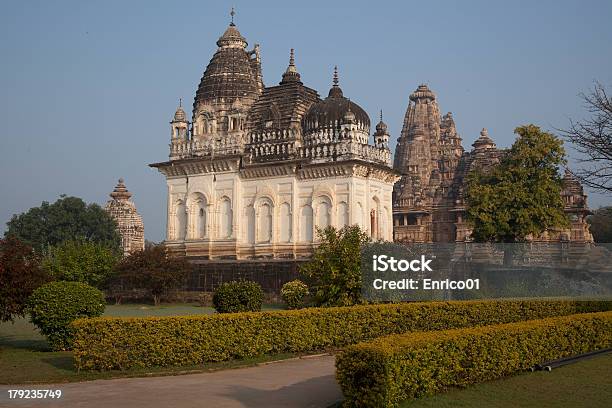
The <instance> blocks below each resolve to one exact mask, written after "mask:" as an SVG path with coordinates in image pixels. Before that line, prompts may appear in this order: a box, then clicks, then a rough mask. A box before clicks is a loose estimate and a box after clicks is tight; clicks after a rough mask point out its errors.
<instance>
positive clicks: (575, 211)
mask: <svg viewBox="0 0 612 408" xmlns="http://www.w3.org/2000/svg"><path fill="white" fill-rule="evenodd" d="M472 147H473V149H472V150H471V151H469V152H466V151H464V149H463V147H462V145H461V138H460V137H459V135H458V134H457V130H456V128H455V122H454V119H453V116H452V114H451V113H450V112H449V113H447V114H445V115H444V116H441V115H440V109H439V107H438V102H437V100H436V96H435V94H434V93H433V92H432V91H431V90H430V89H429V88H428V87H427V86H426V85H420V86H419V87H418V88H417V89H416V91H414V92H413V93H412V94H411V95H410V102H409V105H408V109H407V111H406V116H405V118H404V126H403V129H402V133H401V135H400V138H399V140H398V144H397V149H396V152H395V162H394V169H395V171H396V172H398V173H400V174H401V175H402V177H401V179H400V181H399V182H397V183H396V184H395V189H394V198H393V222H394V239H395V240H396V241H401V242H464V241H469V240H470V234H471V228H470V225H469V224H468V223H467V222H466V217H465V213H466V204H465V201H464V190H465V181H466V177H467V175H468V173H469V171H470V170H471V169H474V168H480V169H485V170H486V169H487V168H490V167H491V166H494V165H496V164H497V163H499V161H500V160H501V158H502V157H503V155H504V154H505V151H504V150H501V149H498V148H497V146H496V145H495V142H494V141H493V140H492V139H491V137H489V134H488V132H487V130H486V129H482V131H481V132H480V137H479V138H478V139H477V140H476V141H475V142H474V143H473V144H472ZM561 195H562V197H563V200H564V203H565V212H566V213H567V214H568V216H569V218H570V222H571V226H570V228H568V229H553V230H549V231H545V232H544V233H543V234H542V235H541V236H539V237H531V238H532V239H533V240H534V241H575V242H592V241H593V237H592V236H591V234H590V232H589V228H588V224H587V223H586V216H587V215H588V214H589V213H590V212H589V209H588V207H587V202H586V195H585V194H584V192H583V189H582V186H581V185H580V183H579V182H578V181H577V180H575V179H574V178H572V177H571V174H570V173H566V175H565V177H564V179H563V191H562V192H561Z"/></svg>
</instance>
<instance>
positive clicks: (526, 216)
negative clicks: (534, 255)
mask: <svg viewBox="0 0 612 408" xmlns="http://www.w3.org/2000/svg"><path fill="white" fill-rule="evenodd" d="M514 132H515V133H516V134H517V135H518V138H517V140H516V141H515V142H514V144H513V145H512V147H511V148H510V150H509V152H508V153H507V155H506V156H505V157H504V158H503V159H502V161H501V162H500V164H499V165H497V166H495V167H493V168H492V169H491V170H490V171H488V172H483V171H479V170H475V171H472V172H471V173H470V174H469V175H468V184H467V191H466V201H467V216H468V220H469V221H470V222H471V224H472V226H473V231H472V238H473V239H474V240H475V241H477V242H504V243H514V242H523V241H525V240H526V239H527V237H528V236H537V235H540V234H541V233H543V232H544V231H545V230H547V229H549V228H554V227H566V226H568V225H569V221H568V219H567V216H566V215H565V213H564V211H563V200H562V198H561V194H560V193H561V188H562V180H561V177H560V175H559V166H560V165H562V164H564V163H565V158H564V156H565V151H564V149H563V141H562V140H560V139H559V138H557V137H555V136H554V135H552V134H551V133H548V132H544V131H542V130H541V129H540V128H539V127H538V126H535V125H527V126H521V127H518V128H516V129H515V131H514Z"/></svg>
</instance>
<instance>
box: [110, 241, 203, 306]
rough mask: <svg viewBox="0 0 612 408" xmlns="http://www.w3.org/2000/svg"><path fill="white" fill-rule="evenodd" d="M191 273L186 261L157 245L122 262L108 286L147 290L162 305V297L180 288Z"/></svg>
mask: <svg viewBox="0 0 612 408" xmlns="http://www.w3.org/2000/svg"><path fill="white" fill-rule="evenodd" d="M190 270H191V265H190V264H189V263H188V262H187V261H186V260H185V259H184V258H179V257H176V256H173V255H171V254H169V253H168V251H167V250H166V247H164V246H163V245H157V246H154V247H149V248H145V249H144V250H143V251H136V252H133V253H132V254H130V255H128V256H127V257H125V258H123V259H122V260H121V261H120V262H119V263H118V264H117V265H116V267H115V272H116V274H115V275H114V276H113V278H111V281H110V282H109V284H110V285H111V286H114V287H118V286H123V287H126V286H127V287H130V288H134V289H145V290H146V291H147V292H148V294H149V295H150V296H151V297H152V298H153V301H154V303H155V305H159V303H160V300H161V297H162V296H165V295H167V294H168V292H169V291H171V290H173V289H177V288H178V287H180V286H181V285H182V284H183V283H184V282H185V279H186V277H187V274H188V273H189V271H190Z"/></svg>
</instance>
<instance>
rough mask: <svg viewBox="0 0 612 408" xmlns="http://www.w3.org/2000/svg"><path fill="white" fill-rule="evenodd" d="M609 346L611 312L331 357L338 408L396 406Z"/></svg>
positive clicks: (374, 344) (421, 337)
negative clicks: (338, 392) (339, 394)
mask: <svg viewBox="0 0 612 408" xmlns="http://www.w3.org/2000/svg"><path fill="white" fill-rule="evenodd" d="M611 346H612V311H608V312H600V313H586V314H576V315H571V316H563V317H556V318H548V319H541V320H531V321H526V322H517V323H507V324H502V325H492V326H484V327H476V328H464V329H452V330H444V331H440V332H419V333H406V334H399V335H391V336H385V337H381V338H378V339H375V340H373V341H370V342H366V343H360V344H357V345H353V346H349V347H347V348H346V350H345V351H344V352H343V353H341V354H339V355H337V356H336V369H337V371H336V379H337V380H338V383H339V384H340V387H341V388H342V392H343V394H344V396H345V402H344V405H343V406H346V407H396V406H398V405H399V403H400V402H401V401H404V400H407V399H411V398H418V397H421V396H424V395H431V394H434V393H436V392H439V391H442V390H445V389H447V388H450V387H465V386H467V385H469V384H475V383H480V382H484V381H488V380H493V379H497V378H501V377H503V376H507V375H511V374H514V373H516V372H518V371H521V370H526V369H528V368H530V367H533V366H534V365H536V364H540V363H543V362H545V361H551V360H555V359H559V358H563V357H568V356H571V355H577V354H582V353H586V352H590V351H595V350H600V349H605V348H608V347H611Z"/></svg>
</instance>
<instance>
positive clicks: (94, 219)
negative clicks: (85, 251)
mask: <svg viewBox="0 0 612 408" xmlns="http://www.w3.org/2000/svg"><path fill="white" fill-rule="evenodd" d="M7 226H8V229H7V231H6V234H5V235H6V236H14V237H16V238H18V239H20V240H21V241H23V242H25V243H27V244H28V245H30V246H32V247H33V248H34V250H35V251H37V252H44V251H47V250H48V249H49V247H50V246H54V245H58V244H61V243H62V242H64V241H69V240H84V241H90V242H97V243H101V244H103V245H106V246H108V247H109V248H112V249H113V250H116V251H117V252H118V253H119V251H120V247H121V237H120V235H119V232H118V231H117V223H116V222H115V220H113V219H112V217H111V216H110V215H108V213H107V212H106V211H104V209H103V208H102V207H100V206H99V205H97V204H86V203H85V202H84V201H83V200H81V199H80V198H77V197H66V196H61V197H60V198H59V199H58V200H57V201H56V202H54V203H53V204H49V203H48V202H46V201H43V203H42V204H41V206H40V207H34V208H30V209H29V210H28V211H27V212H25V213H22V214H19V215H13V218H11V220H10V221H9V222H8V223H7Z"/></svg>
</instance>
